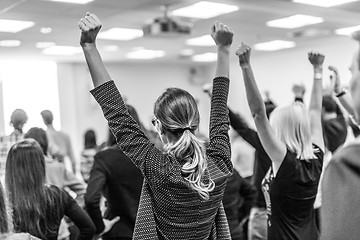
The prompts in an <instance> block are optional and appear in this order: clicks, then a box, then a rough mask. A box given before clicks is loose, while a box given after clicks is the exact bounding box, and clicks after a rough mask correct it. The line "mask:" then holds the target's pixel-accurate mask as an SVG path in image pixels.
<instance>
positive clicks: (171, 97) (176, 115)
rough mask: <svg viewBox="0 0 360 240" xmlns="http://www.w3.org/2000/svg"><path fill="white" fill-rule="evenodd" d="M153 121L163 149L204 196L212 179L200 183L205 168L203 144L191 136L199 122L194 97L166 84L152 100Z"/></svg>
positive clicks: (207, 192)
mask: <svg viewBox="0 0 360 240" xmlns="http://www.w3.org/2000/svg"><path fill="white" fill-rule="evenodd" d="M154 115H155V118H154V121H153V124H154V126H155V127H156V129H157V132H158V133H159V135H160V138H161V139H162V141H163V142H164V143H165V144H166V145H165V151H166V152H167V153H168V154H169V155H171V156H173V157H175V158H176V159H178V160H179V161H180V162H181V163H182V164H183V167H182V172H183V175H184V176H185V179H186V180H188V181H189V183H190V186H191V187H192V188H193V189H194V190H195V191H197V192H198V193H199V194H200V196H201V197H202V198H204V199H207V198H208V197H209V192H210V191H212V190H213V188H214V182H213V181H210V183H209V184H207V185H206V184H203V183H202V182H201V178H202V176H203V175H204V171H205V169H206V168H207V160H206V154H205V146H204V144H203V142H202V141H200V140H199V139H198V138H197V137H196V136H195V131H197V130H198V127H199V124H200V115H199V111H198V108H197V104H196V100H195V99H194V98H193V96H191V94H190V93H188V92H187V91H185V90H182V89H179V88H168V89H167V90H166V91H165V92H164V93H163V94H161V95H160V97H159V98H158V99H157V100H156V102H155V105H154Z"/></svg>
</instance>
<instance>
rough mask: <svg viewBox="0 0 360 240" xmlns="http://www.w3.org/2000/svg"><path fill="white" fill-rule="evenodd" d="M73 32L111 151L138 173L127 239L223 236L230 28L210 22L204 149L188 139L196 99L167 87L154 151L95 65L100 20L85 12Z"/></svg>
mask: <svg viewBox="0 0 360 240" xmlns="http://www.w3.org/2000/svg"><path fill="white" fill-rule="evenodd" d="M79 27H80V29H81V39H80V43H81V46H82V48H83V51H84V55H85V58H86V62H87V64H88V67H89V70H90V74H91V77H92V80H93V83H94V86H95V89H93V90H92V91H91V93H92V94H93V95H94V97H95V99H96V100H97V101H98V103H99V105H100V106H101V108H102V110H103V112H104V116H105V118H106V119H107V121H108V124H109V127H110V129H111V131H112V132H113V133H114V136H115V137H116V141H117V144H118V146H119V147H120V149H121V150H122V151H123V152H124V153H125V154H126V155H127V156H128V157H129V158H130V159H131V160H132V161H133V163H134V164H135V165H136V166H137V167H138V168H139V169H140V170H141V172H142V174H143V175H144V180H145V181H144V186H143V190H142V195H141V200H140V205H139V210H138V215H137V220H136V225H135V230H134V236H133V239H187V240H189V239H196V240H198V239H230V235H229V229H228V224H227V220H226V216H225V213H224V209H223V206H222V197H223V194H224V189H225V185H226V180H227V178H228V177H229V176H230V175H231V174H232V164H231V160H230V155H231V154H230V142H229V136H228V130H229V118H228V110H227V96H228V89H229V79H228V77H229V50H230V46H231V43H232V38H233V33H232V31H231V29H230V28H228V27H227V26H226V25H223V24H221V23H219V22H216V23H215V25H214V26H213V28H212V32H211V35H212V37H213V39H214V41H215V43H216V45H217V55H218V58H217V69H216V76H215V79H214V81H213V82H214V83H213V85H214V88H213V96H212V99H211V113H210V134H209V135H210V143H209V147H208V148H207V149H206V148H205V146H204V144H203V142H201V141H200V140H199V139H198V138H197V137H196V135H195V132H196V131H197V130H198V127H199V120H200V117H199V111H198V109H197V104H196V101H195V99H194V98H193V97H192V96H191V95H190V94H189V93H188V92H187V91H185V90H182V89H178V88H169V89H167V90H165V92H164V93H163V94H161V95H160V97H159V98H158V99H157V101H156V102H155V106H154V115H155V118H154V120H153V124H154V126H155V128H156V130H157V132H158V134H159V135H160V138H161V139H162V141H163V142H164V143H165V152H161V151H159V150H158V149H157V148H155V146H154V145H153V144H151V142H150V141H149V139H148V138H147V137H146V136H145V135H144V133H143V132H142V131H141V129H140V127H139V125H138V124H137V123H136V122H135V121H134V120H133V119H132V118H131V116H130V115H129V113H128V111H127V110H126V107H125V104H124V102H123V99H122V96H121V95H120V93H119V91H118V89H117V87H116V86H115V83H114V81H112V80H111V77H110V75H109V73H108V72H107V70H106V68H105V66H104V64H103V62H102V59H101V56H100V54H99V52H98V50H97V48H96V44H95V40H96V35H97V34H98V32H99V30H100V28H101V23H100V21H99V19H98V18H97V17H96V16H95V15H94V14H90V13H87V14H86V16H85V17H84V18H82V19H81V21H80V22H79Z"/></svg>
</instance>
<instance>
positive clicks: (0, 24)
mask: <svg viewBox="0 0 360 240" xmlns="http://www.w3.org/2000/svg"><path fill="white" fill-rule="evenodd" d="M34 24H35V23H34V22H30V21H19V20H9V19H0V32H9V33H17V32H20V31H22V30H24V29H27V28H30V27H32V26H34Z"/></svg>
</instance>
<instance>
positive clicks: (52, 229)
mask: <svg viewBox="0 0 360 240" xmlns="http://www.w3.org/2000/svg"><path fill="white" fill-rule="evenodd" d="M5 183H6V191H7V197H8V200H9V207H10V209H11V210H12V214H13V223H14V231H15V232H27V233H30V234H31V235H33V236H36V237H38V238H41V239H47V240H57V237H58V230H59V226H60V221H61V219H62V218H63V217H64V216H67V217H69V218H70V219H71V220H72V221H73V222H74V223H75V225H76V226H77V227H78V228H79V230H80V237H79V239H84V240H89V239H91V238H92V237H93V236H94V234H95V226H94V224H93V223H92V221H91V219H90V217H89V216H88V215H87V214H86V212H85V211H84V210H82V209H81V208H80V207H79V205H78V204H77V203H76V201H75V200H74V199H73V198H72V197H71V196H70V195H69V194H68V193H67V192H66V191H65V190H62V189H60V188H58V187H56V186H48V185H46V175H45V160H44V154H43V151H42V150H41V147H40V145H39V144H38V143H37V142H36V141H35V140H34V139H25V140H22V141H20V142H18V143H16V144H14V145H13V146H12V147H11V148H10V151H9V154H8V158H7V162H6V173H5Z"/></svg>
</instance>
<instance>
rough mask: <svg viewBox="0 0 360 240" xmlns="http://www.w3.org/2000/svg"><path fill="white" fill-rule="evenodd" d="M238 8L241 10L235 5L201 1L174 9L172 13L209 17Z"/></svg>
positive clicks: (175, 14) (182, 15) (174, 14)
mask: <svg viewBox="0 0 360 240" xmlns="http://www.w3.org/2000/svg"><path fill="white" fill-rule="evenodd" d="M237 10H239V7H238V6H235V5H229V4H224V3H215V2H207V1H201V2H198V3H195V4H193V5H190V6H187V7H183V8H179V9H176V10H173V11H171V14H172V15H173V16H179V17H188V18H200V19H208V18H212V17H216V16H219V15H222V14H226V13H230V12H235V11H237Z"/></svg>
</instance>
